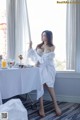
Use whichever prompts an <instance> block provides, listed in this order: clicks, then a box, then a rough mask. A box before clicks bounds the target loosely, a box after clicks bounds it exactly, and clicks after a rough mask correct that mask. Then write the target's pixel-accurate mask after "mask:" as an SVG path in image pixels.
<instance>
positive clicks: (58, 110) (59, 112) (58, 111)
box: [55, 105, 62, 116]
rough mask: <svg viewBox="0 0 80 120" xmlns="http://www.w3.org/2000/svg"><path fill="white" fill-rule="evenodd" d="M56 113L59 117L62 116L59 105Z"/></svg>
mask: <svg viewBox="0 0 80 120" xmlns="http://www.w3.org/2000/svg"><path fill="white" fill-rule="evenodd" d="M55 111H56V115H57V116H60V115H61V114H62V112H61V109H60V108H59V106H58V105H57V106H56V107H55Z"/></svg>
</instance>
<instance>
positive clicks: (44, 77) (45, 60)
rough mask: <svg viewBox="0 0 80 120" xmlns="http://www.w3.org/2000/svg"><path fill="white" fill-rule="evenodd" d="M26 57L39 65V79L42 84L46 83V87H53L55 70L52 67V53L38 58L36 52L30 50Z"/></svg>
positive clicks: (53, 55)
mask: <svg viewBox="0 0 80 120" xmlns="http://www.w3.org/2000/svg"><path fill="white" fill-rule="evenodd" d="M28 57H30V58H31V59H32V60H33V61H35V62H37V61H39V63H40V67H39V68H40V77H41V81H42V84H44V83H46V84H47V85H48V87H54V83H55V75H56V70H55V67H54V61H53V58H54V57H55V54H54V52H48V53H44V52H43V54H42V55H41V56H40V55H39V54H38V53H37V51H36V50H33V49H32V48H31V49H29V51H28Z"/></svg>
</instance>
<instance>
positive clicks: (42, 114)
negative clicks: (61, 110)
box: [39, 109, 45, 117]
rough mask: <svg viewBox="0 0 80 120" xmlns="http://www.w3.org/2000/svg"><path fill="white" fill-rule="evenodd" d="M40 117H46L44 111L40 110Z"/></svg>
mask: <svg viewBox="0 0 80 120" xmlns="http://www.w3.org/2000/svg"><path fill="white" fill-rule="evenodd" d="M39 115H40V116H41V117H45V112H44V109H40V110H39Z"/></svg>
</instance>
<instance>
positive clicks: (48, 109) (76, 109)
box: [25, 101, 80, 120]
mask: <svg viewBox="0 0 80 120" xmlns="http://www.w3.org/2000/svg"><path fill="white" fill-rule="evenodd" d="M58 105H59V106H60V108H61V110H62V115H61V116H59V117H58V116H56V114H55V110H54V107H53V103H52V102H51V101H44V108H45V114H46V116H45V117H44V118H42V117H40V116H39V115H38V110H39V102H37V108H36V109H34V110H33V109H32V108H31V104H30V103H29V104H25V108H26V109H27V110H28V117H29V120H80V104H77V103H75V104H74V103H66V102H58ZM34 107H35V106H34Z"/></svg>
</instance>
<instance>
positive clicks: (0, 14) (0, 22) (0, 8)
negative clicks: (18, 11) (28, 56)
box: [0, 0, 7, 57]
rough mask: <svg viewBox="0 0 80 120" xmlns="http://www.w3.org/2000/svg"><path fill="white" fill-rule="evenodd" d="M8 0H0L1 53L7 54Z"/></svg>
mask: <svg viewBox="0 0 80 120" xmlns="http://www.w3.org/2000/svg"><path fill="white" fill-rule="evenodd" d="M6 23H7V21H6V0H0V55H3V56H5V57H6V55H7V36H6V33H7V24H6Z"/></svg>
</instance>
